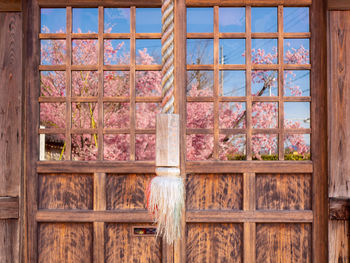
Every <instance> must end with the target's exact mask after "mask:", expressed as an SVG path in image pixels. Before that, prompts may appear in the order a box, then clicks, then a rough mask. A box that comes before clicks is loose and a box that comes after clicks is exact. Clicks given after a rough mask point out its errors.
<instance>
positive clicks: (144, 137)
mask: <svg viewBox="0 0 350 263" xmlns="http://www.w3.org/2000/svg"><path fill="white" fill-rule="evenodd" d="M135 143H136V145H135V150H136V160H137V161H153V160H154V159H155V156H156V135H155V134H136V138H135Z"/></svg>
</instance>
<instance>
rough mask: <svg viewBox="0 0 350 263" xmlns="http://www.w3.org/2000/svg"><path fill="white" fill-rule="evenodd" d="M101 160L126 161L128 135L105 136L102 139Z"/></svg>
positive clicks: (128, 154) (127, 155) (127, 158)
mask: <svg viewBox="0 0 350 263" xmlns="http://www.w3.org/2000/svg"><path fill="white" fill-rule="evenodd" d="M103 159H104V160H109V161H128V160H129V159H130V135H129V134H105V135H104V137H103Z"/></svg>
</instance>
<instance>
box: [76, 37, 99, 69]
mask: <svg viewBox="0 0 350 263" xmlns="http://www.w3.org/2000/svg"><path fill="white" fill-rule="evenodd" d="M72 56H73V61H72V62H73V64H75V65H93V64H97V40H93V39H84V40H80V39H79V40H73V41H72Z"/></svg>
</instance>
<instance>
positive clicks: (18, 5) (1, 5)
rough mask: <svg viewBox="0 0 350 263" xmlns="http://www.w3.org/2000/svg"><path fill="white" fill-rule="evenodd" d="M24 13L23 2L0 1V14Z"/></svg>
mask: <svg viewBox="0 0 350 263" xmlns="http://www.w3.org/2000/svg"><path fill="white" fill-rule="evenodd" d="M20 11H22V0H0V12H20Z"/></svg>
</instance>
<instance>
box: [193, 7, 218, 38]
mask: <svg viewBox="0 0 350 263" xmlns="http://www.w3.org/2000/svg"><path fill="white" fill-rule="evenodd" d="M213 14H214V13H213V8H212V7H207V8H203V7H202V8H192V7H191V8H187V33H211V32H213V29H214V24H213V23H214V18H213Z"/></svg>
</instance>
